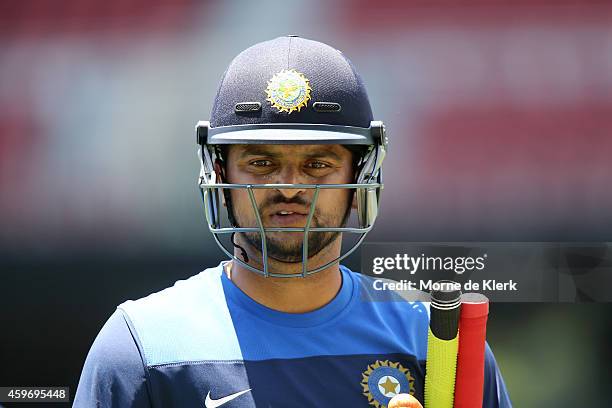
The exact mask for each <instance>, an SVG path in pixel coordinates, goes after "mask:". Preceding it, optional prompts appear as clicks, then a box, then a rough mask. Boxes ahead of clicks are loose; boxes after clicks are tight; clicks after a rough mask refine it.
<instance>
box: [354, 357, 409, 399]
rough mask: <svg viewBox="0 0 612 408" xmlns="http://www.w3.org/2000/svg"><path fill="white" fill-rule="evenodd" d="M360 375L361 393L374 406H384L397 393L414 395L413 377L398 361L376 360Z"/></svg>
mask: <svg viewBox="0 0 612 408" xmlns="http://www.w3.org/2000/svg"><path fill="white" fill-rule="evenodd" d="M361 375H362V377H363V379H362V380H361V387H362V388H363V395H365V396H366V397H367V398H368V402H369V403H370V405H374V406H375V407H376V408H384V407H386V406H387V404H389V401H391V398H393V397H394V396H396V395H397V394H411V395H414V377H413V376H412V374H410V370H408V369H407V368H404V367H403V366H402V365H401V364H400V363H394V362H392V361H389V360H385V361H380V360H376V362H375V363H374V364H370V365H369V366H368V368H367V370H365V371H364V372H363V373H362V374H361Z"/></svg>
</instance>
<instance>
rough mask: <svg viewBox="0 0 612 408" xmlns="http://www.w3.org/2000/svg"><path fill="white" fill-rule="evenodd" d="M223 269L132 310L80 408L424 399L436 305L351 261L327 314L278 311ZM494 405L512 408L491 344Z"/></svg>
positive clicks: (90, 379)
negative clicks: (384, 288) (385, 288)
mask: <svg viewBox="0 0 612 408" xmlns="http://www.w3.org/2000/svg"><path fill="white" fill-rule="evenodd" d="M223 264H224V263H222V264H221V265H219V266H217V267H215V268H211V269H207V270H205V271H203V272H201V273H199V274H198V275H195V276H193V277H191V278H189V279H187V280H182V281H178V282H176V284H175V285H174V286H172V287H170V288H168V289H165V290H162V291H161V292H158V293H154V294H152V295H149V296H147V297H145V298H142V299H139V300H136V301H127V302H125V303H123V304H121V305H120V306H119V307H118V308H117V310H116V311H115V313H113V315H112V316H111V317H110V318H109V320H108V321H107V322H106V324H105V325H104V327H103V328H102V330H101V331H100V333H99V334H98V336H97V337H96V339H95V341H94V343H93V345H92V347H91V350H90V351H89V354H88V356H87V359H86V361H85V366H84V368H83V372H82V374H81V379H80V381H79V386H78V389H77V393H76V396H75V400H74V406H75V407H204V408H217V407H223V408H238V407H372V406H376V407H384V406H386V405H387V403H388V402H389V400H390V399H391V397H392V396H393V395H395V394H396V393H400V392H401V393H411V394H413V395H414V396H415V397H416V398H417V399H418V400H419V401H421V403H423V401H424V398H423V390H424V383H425V382H424V375H425V358H426V354H427V328H428V324H429V317H428V310H427V307H426V306H425V305H424V304H422V303H419V302H407V301H404V300H403V299H400V298H399V297H397V298H394V299H391V298H390V297H391V296H393V294H387V295H383V296H388V297H389V298H387V299H381V294H380V293H373V289H372V285H371V284H368V281H367V280H368V279H371V278H369V277H366V276H363V275H361V274H358V273H354V272H352V271H350V270H349V269H347V268H346V267H344V266H341V267H340V270H341V272H342V287H341V289H340V291H339V292H338V294H337V295H336V297H335V298H334V299H333V300H332V301H331V302H330V303H328V304H327V305H325V306H324V307H322V308H320V309H318V310H315V311H313V312H309V313H303V314H290V313H283V312H279V311H276V310H272V309H270V308H267V307H265V306H263V305H261V304H259V303H257V302H255V301H254V300H252V299H251V298H249V297H248V296H247V295H246V294H245V293H243V292H242V291H241V290H240V289H239V288H238V287H237V286H235V285H234V283H233V282H231V281H230V280H229V279H228V278H227V276H226V275H225V274H224V273H223ZM483 406H484V407H487V408H497V407H501V408H506V407H511V403H510V399H509V397H508V394H507V391H506V387H505V385H504V382H503V380H502V377H501V375H500V372H499V369H498V367H497V364H496V363H495V359H494V357H493V354H492V352H491V350H490V349H489V347H488V346H487V349H486V360H485V389H484V404H483Z"/></svg>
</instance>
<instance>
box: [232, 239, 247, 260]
mask: <svg viewBox="0 0 612 408" xmlns="http://www.w3.org/2000/svg"><path fill="white" fill-rule="evenodd" d="M235 235H236V233H235V232H232V235H231V238H230V239H231V241H232V245H233V246H234V247H235V248H238V249H239V250H240V255H241V256H242V259H243V260H244V262H246V263H248V262H249V256H248V255H247V252H246V251H245V250H244V248H243V247H241V246H240V245H238V244H237V243H236V242H235V241H234V236H235Z"/></svg>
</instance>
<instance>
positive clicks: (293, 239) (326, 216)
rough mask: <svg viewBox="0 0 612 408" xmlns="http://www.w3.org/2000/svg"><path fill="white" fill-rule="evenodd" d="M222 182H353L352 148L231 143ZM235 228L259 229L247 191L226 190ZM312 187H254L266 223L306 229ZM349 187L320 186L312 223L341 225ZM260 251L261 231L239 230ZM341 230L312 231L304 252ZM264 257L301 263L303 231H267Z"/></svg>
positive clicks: (311, 251) (347, 210)
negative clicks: (224, 177) (244, 231)
mask: <svg viewBox="0 0 612 408" xmlns="http://www.w3.org/2000/svg"><path fill="white" fill-rule="evenodd" d="M225 172H226V173H225V174H226V179H227V180H226V182H228V183H237V184H343V183H352V182H353V180H354V177H353V165H352V154H351V152H350V151H349V150H348V149H346V148H344V147H342V146H341V145H233V146H230V148H229V150H228V153H227V158H226V169H225ZM230 191H231V197H232V209H233V213H234V217H235V219H236V222H237V224H238V226H240V227H258V223H257V218H256V215H255V212H254V210H253V206H252V204H251V201H250V199H249V195H248V192H247V191H246V190H245V189H240V190H234V189H232V190H230ZM314 192H315V190H314V189H298V188H292V189H254V190H253V193H254V195H255V201H256V203H257V208H258V210H259V214H260V216H261V220H262V223H263V225H264V227H304V226H305V225H306V220H307V218H308V213H309V211H310V207H311V204H312V201H313V196H314ZM352 196H353V194H352V190H350V189H321V190H319V196H318V198H317V202H316V207H315V212H314V214H313V218H312V222H311V227H341V226H344V225H345V224H346V221H347V219H348V215H349V214H350V208H351V200H352ZM243 236H244V237H245V238H246V240H247V242H248V243H249V244H250V245H251V246H253V247H254V248H256V249H258V250H260V248H261V238H260V234H259V233H256V232H253V233H243ZM339 236H340V233H339V232H310V233H309V238H308V256H309V257H312V256H314V255H316V254H318V253H319V252H320V251H321V250H322V249H323V248H325V247H327V246H328V245H329V244H330V243H332V242H333V241H334V240H336V239H338V238H339ZM266 237H267V240H266V244H267V251H268V256H269V257H271V258H273V259H276V260H278V261H282V262H301V261H302V241H303V237H304V234H303V233H302V232H267V233H266Z"/></svg>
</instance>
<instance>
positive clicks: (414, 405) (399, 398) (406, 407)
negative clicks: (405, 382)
mask: <svg viewBox="0 0 612 408" xmlns="http://www.w3.org/2000/svg"><path fill="white" fill-rule="evenodd" d="M387 408H423V406H422V405H421V403H420V402H419V401H418V400H417V399H416V398H414V397H413V396H412V395H410V394H397V395H396V396H395V397H393V398H391V401H389V405H387Z"/></svg>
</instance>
